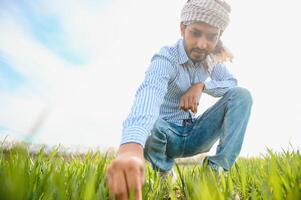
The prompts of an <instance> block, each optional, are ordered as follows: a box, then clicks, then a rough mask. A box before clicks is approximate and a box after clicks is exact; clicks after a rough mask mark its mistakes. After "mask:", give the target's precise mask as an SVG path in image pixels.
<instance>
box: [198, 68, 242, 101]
mask: <svg viewBox="0 0 301 200" xmlns="http://www.w3.org/2000/svg"><path fill="white" fill-rule="evenodd" d="M210 78H211V80H209V81H205V82H204V84H205V87H204V91H203V92H204V93H207V94H209V95H211V96H214V97H221V96H223V95H224V94H225V93H226V92H227V91H228V90H229V89H231V88H233V87H235V86H236V85H237V80H236V79H235V78H234V76H233V75H232V74H230V72H229V71H228V69H227V68H226V66H225V65H224V64H217V65H215V66H214V67H213V69H212V72H211V74H210Z"/></svg>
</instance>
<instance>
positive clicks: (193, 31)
mask: <svg viewBox="0 0 301 200" xmlns="http://www.w3.org/2000/svg"><path fill="white" fill-rule="evenodd" d="M220 33H221V31H220V30H219V29H218V28H215V27H213V26H210V25H209V24H206V23H203V22H198V23H194V24H190V25H187V26H186V25H184V24H183V23H181V35H182V36H183V39H184V46H185V50H186V53H187V55H188V57H189V58H190V59H191V60H192V61H193V62H200V61H203V60H204V59H205V58H206V57H207V55H208V54H209V53H211V52H212V51H213V50H214V48H215V46H216V44H217V42H218V40H219V37H220Z"/></svg>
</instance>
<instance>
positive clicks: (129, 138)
mask: <svg viewBox="0 0 301 200" xmlns="http://www.w3.org/2000/svg"><path fill="white" fill-rule="evenodd" d="M148 135H149V131H147V130H146V129H144V128H141V127H139V126H132V127H128V128H126V129H124V130H123V133H122V138H121V143H120V145H122V144H126V143H138V144H140V145H141V146H142V147H143V148H144V145H145V142H146V139H147V137H148Z"/></svg>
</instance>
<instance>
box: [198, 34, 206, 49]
mask: <svg viewBox="0 0 301 200" xmlns="http://www.w3.org/2000/svg"><path fill="white" fill-rule="evenodd" d="M197 46H198V48H199V49H207V46H208V41H207V39H206V37H204V36H203V37H200V38H199V39H198V43H197Z"/></svg>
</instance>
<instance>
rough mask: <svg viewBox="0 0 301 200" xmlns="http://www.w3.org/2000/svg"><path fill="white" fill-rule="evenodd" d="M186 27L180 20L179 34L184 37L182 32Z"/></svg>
mask: <svg viewBox="0 0 301 200" xmlns="http://www.w3.org/2000/svg"><path fill="white" fill-rule="evenodd" d="M185 29H186V25H184V24H183V22H181V24H180V30H181V36H182V37H184V32H185Z"/></svg>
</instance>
